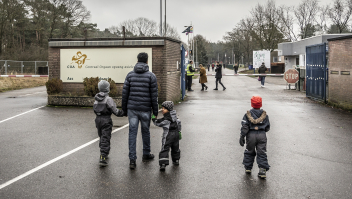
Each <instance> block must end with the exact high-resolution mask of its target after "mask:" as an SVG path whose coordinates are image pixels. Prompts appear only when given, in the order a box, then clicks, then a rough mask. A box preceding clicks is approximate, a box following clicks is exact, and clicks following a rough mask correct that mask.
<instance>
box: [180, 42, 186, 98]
mask: <svg viewBox="0 0 352 199" xmlns="http://www.w3.org/2000/svg"><path fill="white" fill-rule="evenodd" d="M185 53H186V50H185V48H184V47H183V45H181V64H180V65H181V91H182V97H181V98H182V100H183V99H184V98H185V95H186V79H185V76H186V72H185V69H186V59H185V56H186V54H185Z"/></svg>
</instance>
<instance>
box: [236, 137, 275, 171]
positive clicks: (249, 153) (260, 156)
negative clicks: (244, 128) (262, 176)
mask: <svg viewBox="0 0 352 199" xmlns="http://www.w3.org/2000/svg"><path fill="white" fill-rule="evenodd" d="M266 143H267V138H266V133H265V132H264V131H250V132H248V133H247V135H246V150H245V151H244V158H243V165H244V166H245V168H246V169H252V168H253V162H254V158H255V156H256V155H257V164H258V166H259V168H264V169H266V170H269V167H270V165H269V163H268V158H267V155H266Z"/></svg>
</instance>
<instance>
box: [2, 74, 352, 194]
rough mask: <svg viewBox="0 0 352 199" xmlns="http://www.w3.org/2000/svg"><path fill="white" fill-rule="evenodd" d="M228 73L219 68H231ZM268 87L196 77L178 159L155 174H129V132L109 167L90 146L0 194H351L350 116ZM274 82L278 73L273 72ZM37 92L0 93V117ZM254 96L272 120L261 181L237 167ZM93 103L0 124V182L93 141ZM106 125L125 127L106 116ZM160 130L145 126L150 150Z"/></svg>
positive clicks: (118, 136) (33, 102) (36, 99)
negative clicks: (204, 82) (219, 85)
mask: <svg viewBox="0 0 352 199" xmlns="http://www.w3.org/2000/svg"><path fill="white" fill-rule="evenodd" d="M230 72H232V71H227V73H230ZM274 78H275V77H272V78H267V84H266V88H260V83H259V82H258V81H257V80H256V79H254V78H249V77H233V76H227V77H226V76H225V77H224V78H223V79H222V80H223V83H224V85H225V86H226V87H227V90H226V91H222V90H219V91H213V90H212V89H213V88H214V86H215V78H214V76H209V77H208V81H209V82H210V83H208V86H209V89H208V91H205V92H201V91H199V90H200V89H201V86H200V85H199V84H198V83H197V82H198V80H194V82H195V84H194V86H193V89H194V90H195V91H194V92H190V93H188V97H187V100H186V101H184V102H182V103H181V104H179V105H177V106H175V109H176V110H177V113H178V116H179V118H180V119H181V121H182V128H183V130H182V134H183V139H182V140H181V141H180V149H181V160H180V165H179V166H178V167H177V166H172V165H170V166H168V167H167V168H166V171H165V172H160V171H159V166H158V161H157V160H154V161H151V162H149V163H143V162H142V161H141V154H142V139H141V135H139V137H138V144H137V155H138V159H137V169H136V170H134V171H131V170H129V168H128V164H129V159H128V128H124V129H122V130H120V131H117V132H116V133H114V134H113V136H112V140H111V145H112V149H111V152H110V154H111V155H110V159H109V166H108V167H106V168H99V166H98V159H99V149H98V143H97V142H95V143H93V144H92V145H89V146H87V147H85V148H83V149H81V150H79V151H77V152H75V153H73V154H71V155H69V156H67V157H65V158H63V159H61V160H59V161H57V162H54V163H53V164H51V165H49V166H47V167H44V168H43V169H40V170H39V171H37V172H35V173H33V174H31V175H29V176H27V177H25V178H23V179H20V180H18V181H16V182H14V183H13V184H11V185H9V186H7V187H5V188H3V189H1V190H0V198H351V194H350V193H351V187H352V181H351V179H352V167H351V164H352V153H351V152H352V137H351V136H352V132H351V129H352V123H351V120H352V114H351V113H349V112H346V111H341V110H337V109H332V108H331V107H328V106H324V105H321V104H319V103H315V102H312V101H310V100H308V99H306V98H305V95H304V94H302V93H300V92H297V91H289V90H284V89H285V85H284V84H282V83H280V82H281V81H280V79H274ZM276 78H277V77H276ZM44 89H45V88H43V87H41V88H36V89H34V90H31V89H24V90H21V91H10V92H6V93H0V103H1V112H0V120H3V119H6V118H8V117H11V116H14V115H16V114H18V113H21V112H25V111H28V110H30V109H32V108H36V107H40V106H42V105H43V104H45V103H46V94H45V93H37V94H35V95H29V96H23V97H18V98H8V97H9V96H15V95H16V94H18V93H19V92H21V95H24V94H28V93H33V92H34V91H35V92H40V91H45V90H44ZM252 95H260V96H262V97H263V109H264V110H266V111H267V113H268V115H269V116H270V122H271V130H270V131H269V132H268V134H267V137H268V146H267V151H268V158H269V164H270V165H271V169H270V171H269V172H268V173H267V179H266V180H260V179H259V178H258V177H257V172H258V168H257V167H256V166H255V167H254V169H253V173H252V174H251V175H246V174H245V173H244V168H243V165H242V164H241V163H242V158H243V151H244V148H243V147H241V146H240V145H239V144H238V139H239V132H240V122H241V119H242V117H243V115H244V113H245V112H246V111H247V110H248V109H250V98H251V96H252ZM94 118H95V116H94V114H93V110H92V109H84V108H52V107H44V108H41V109H38V110H36V111H33V112H30V113H27V114H25V115H22V116H19V117H17V118H14V119H11V120H8V121H6V122H3V123H0V128H1V131H0V147H1V148H0V149H1V150H0V151H1V152H0V185H1V184H3V183H5V182H7V181H9V180H11V179H13V178H15V177H17V176H19V175H21V174H23V173H25V172H27V171H29V170H31V169H33V168H35V167H37V166H39V165H41V164H43V163H45V162H47V161H50V160H52V159H54V158H56V157H58V156H60V155H62V154H64V153H66V152H68V151H71V150H72V149H75V148H76V147H79V146H81V145H83V144H85V143H87V142H89V141H91V140H93V139H95V138H97V132H96V129H95V124H94ZM113 122H114V126H115V127H114V129H116V128H118V127H120V126H123V125H125V124H127V123H128V120H127V118H126V117H124V118H117V117H113ZM161 134H162V130H161V129H160V128H157V127H155V126H151V146H152V153H154V154H155V155H156V156H157V155H158V152H159V149H160V147H161Z"/></svg>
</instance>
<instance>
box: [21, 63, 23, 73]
mask: <svg viewBox="0 0 352 199" xmlns="http://www.w3.org/2000/svg"><path fill="white" fill-rule="evenodd" d="M21 74H22V75H23V61H21Z"/></svg>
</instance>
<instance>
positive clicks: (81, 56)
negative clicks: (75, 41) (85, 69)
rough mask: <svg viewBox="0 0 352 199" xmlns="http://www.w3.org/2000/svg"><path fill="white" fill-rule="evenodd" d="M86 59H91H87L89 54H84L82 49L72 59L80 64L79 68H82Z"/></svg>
mask: <svg viewBox="0 0 352 199" xmlns="http://www.w3.org/2000/svg"><path fill="white" fill-rule="evenodd" d="M86 60H89V59H87V55H86V54H82V53H81V51H78V52H77V54H76V55H75V56H73V57H72V61H73V62H74V63H76V64H77V65H78V68H82V66H83V64H84V63H85V62H86ZM73 62H72V63H73Z"/></svg>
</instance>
